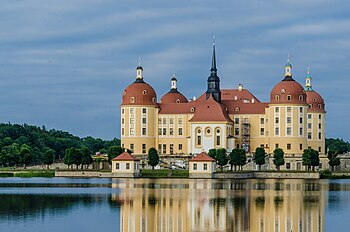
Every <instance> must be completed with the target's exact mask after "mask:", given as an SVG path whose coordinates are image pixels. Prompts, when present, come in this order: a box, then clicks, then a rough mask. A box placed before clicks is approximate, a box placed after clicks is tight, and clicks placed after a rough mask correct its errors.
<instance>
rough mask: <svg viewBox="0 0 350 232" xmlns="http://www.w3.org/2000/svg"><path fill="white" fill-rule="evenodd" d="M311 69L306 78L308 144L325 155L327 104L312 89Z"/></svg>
mask: <svg viewBox="0 0 350 232" xmlns="http://www.w3.org/2000/svg"><path fill="white" fill-rule="evenodd" d="M311 79H312V78H311V75H310V69H308V71H307V75H306V78H305V82H306V83H305V91H306V102H307V104H308V110H307V142H308V147H311V148H313V149H315V150H317V151H319V153H320V154H325V152H326V151H325V114H326V111H325V104H324V100H323V98H322V97H321V95H320V94H318V93H317V92H316V91H315V90H313V88H312V84H311Z"/></svg>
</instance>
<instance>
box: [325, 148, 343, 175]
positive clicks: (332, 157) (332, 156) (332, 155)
mask: <svg viewBox="0 0 350 232" xmlns="http://www.w3.org/2000/svg"><path fill="white" fill-rule="evenodd" d="M338 153H339V151H336V150H329V151H328V154H327V157H328V160H329V161H328V164H329V166H331V169H332V171H334V167H335V166H339V165H340V159H339V157H337V156H338Z"/></svg>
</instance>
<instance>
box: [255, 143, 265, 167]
mask: <svg viewBox="0 0 350 232" xmlns="http://www.w3.org/2000/svg"><path fill="white" fill-rule="evenodd" d="M265 155H266V153H265V149H264V148H262V147H257V148H256V149H255V154H254V158H253V159H254V161H255V163H256V164H257V165H259V171H260V170H261V165H263V164H265Z"/></svg>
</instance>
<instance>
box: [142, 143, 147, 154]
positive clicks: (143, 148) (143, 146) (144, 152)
mask: <svg viewBox="0 0 350 232" xmlns="http://www.w3.org/2000/svg"><path fill="white" fill-rule="evenodd" d="M142 153H143V154H146V144H142Z"/></svg>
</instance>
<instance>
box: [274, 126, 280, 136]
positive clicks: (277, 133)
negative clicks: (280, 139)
mask: <svg viewBox="0 0 350 232" xmlns="http://www.w3.org/2000/svg"><path fill="white" fill-rule="evenodd" d="M279 134H280V128H278V127H276V128H275V135H279Z"/></svg>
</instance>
